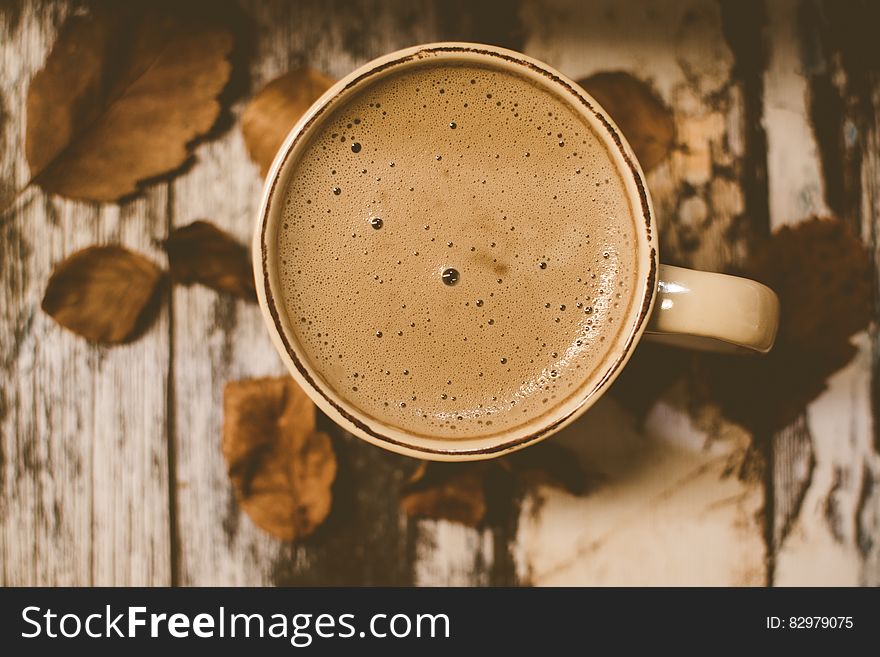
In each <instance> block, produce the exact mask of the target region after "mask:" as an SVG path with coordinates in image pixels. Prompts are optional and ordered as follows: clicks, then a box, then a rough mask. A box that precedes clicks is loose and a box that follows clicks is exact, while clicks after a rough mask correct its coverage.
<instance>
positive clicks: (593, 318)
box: [278, 64, 636, 439]
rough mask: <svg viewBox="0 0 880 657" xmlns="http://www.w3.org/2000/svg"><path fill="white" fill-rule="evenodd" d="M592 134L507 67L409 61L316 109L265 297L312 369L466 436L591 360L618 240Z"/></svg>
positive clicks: (631, 233)
mask: <svg viewBox="0 0 880 657" xmlns="http://www.w3.org/2000/svg"><path fill="white" fill-rule="evenodd" d="M635 226H636V224H635V220H634V218H633V211H632V208H631V207H630V203H629V201H628V199H627V195H626V191H625V188H624V183H623V181H622V180H621V178H620V176H619V174H618V173H617V171H616V168H615V166H614V163H613V161H612V159H611V157H610V155H609V153H608V151H607V150H606V147H605V145H604V144H603V142H602V141H601V140H600V139H599V137H598V136H597V135H596V134H595V133H594V132H593V130H592V128H591V127H590V126H589V125H588V124H587V123H586V122H585V121H584V119H583V118H582V117H581V116H580V115H579V114H578V113H577V112H576V111H574V110H573V109H572V108H571V107H570V106H569V105H567V104H566V102H565V100H563V99H561V98H559V97H557V96H556V95H554V94H553V93H551V92H550V91H548V90H546V89H544V88H543V87H539V86H538V85H536V84H535V83H533V82H531V81H529V80H527V79H525V78H522V77H519V76H517V75H515V74H513V73H511V72H509V71H505V70H501V69H494V68H488V67H482V66H477V65H465V64H462V65H443V66H439V65H437V64H423V65H420V66H419V67H417V68H409V69H407V70H406V71H405V72H401V73H399V74H396V75H393V76H389V77H386V78H384V79H380V80H377V81H374V82H373V83H371V84H370V85H369V86H366V87H364V89H363V90H360V91H358V92H357V93H356V94H354V95H353V96H352V97H351V98H350V99H348V100H347V101H346V102H344V103H340V104H339V105H338V106H336V107H335V108H333V109H332V110H331V111H330V113H329V115H328V116H326V118H325V120H324V122H323V124H322V126H319V127H318V128H317V130H316V131H315V132H314V134H313V136H312V137H311V141H310V142H309V144H308V147H307V148H306V150H305V151H304V153H303V155H302V157H301V159H300V161H299V162H298V163H297V164H296V165H295V169H294V170H293V172H292V175H291V178H290V181H289V187H288V189H287V191H286V194H285V209H284V217H283V219H282V227H281V228H280V229H279V234H278V239H279V247H280V248H279V253H280V256H279V257H280V258H281V263H280V270H279V271H280V276H279V278H280V281H281V288H282V289H281V296H282V297H283V303H284V307H285V308H286V311H287V313H288V316H289V319H290V325H291V327H292V330H293V332H294V334H295V335H294V339H295V340H296V341H297V342H298V343H299V344H300V345H301V349H302V350H303V352H304V353H305V354H306V357H307V359H308V361H309V363H310V366H311V368H312V370H313V371H314V372H316V373H317V374H318V376H319V377H321V378H322V379H323V380H324V382H325V383H326V384H327V385H328V386H329V387H331V388H332V389H333V390H335V391H336V393H337V394H338V395H339V396H341V397H342V398H343V399H345V400H347V401H348V402H349V403H350V404H351V405H353V406H354V407H356V408H357V409H359V410H360V411H361V412H362V413H365V414H366V415H368V416H371V417H373V418H375V419H377V420H379V421H380V422H381V423H383V424H386V425H391V426H394V427H397V428H399V429H402V430H405V431H408V432H411V433H416V434H420V435H428V436H435V437H448V438H450V439H454V438H463V437H468V438H473V437H478V436H485V435H490V434H494V433H498V432H502V431H508V430H510V429H513V428H515V427H517V426H519V425H522V424H524V423H526V422H528V421H531V420H534V419H536V418H538V417H540V416H542V415H544V414H546V413H549V412H552V410H553V408H554V407H555V406H557V405H558V404H560V403H562V402H563V401H564V400H566V398H568V397H569V396H570V395H573V394H576V393H577V392H578V391H579V390H582V388H583V386H584V384H585V383H586V382H588V381H589V380H590V378H591V377H595V376H597V375H598V374H599V373H600V372H601V371H602V370H604V366H603V361H604V360H605V359H606V356H607V348H606V347H607V345H608V344H610V343H611V342H613V341H614V339H615V337H616V336H617V335H618V333H619V332H620V331H621V329H622V325H623V322H624V318H626V317H627V316H628V315H629V313H630V305H631V304H632V303H633V301H632V296H633V290H634V288H635V285H636V283H635V280H634V275H635V274H634V271H635V269H636V260H635V257H636V256H635V249H636V233H635Z"/></svg>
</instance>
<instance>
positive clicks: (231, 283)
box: [163, 221, 257, 301]
mask: <svg viewBox="0 0 880 657" xmlns="http://www.w3.org/2000/svg"><path fill="white" fill-rule="evenodd" d="M163 246H164V247H165V251H166V252H167V253H168V262H169V265H170V269H171V278H172V280H173V281H174V282H176V283H182V284H184V285H192V284H193V283H201V284H202V285H207V286H208V287H210V288H213V289H215V290H217V291H218V292H226V293H227V294H231V295H233V296H236V297H239V298H241V299H245V300H246V301H256V300H257V292H256V289H255V287H254V271H253V268H252V267H251V259H250V255H249V254H248V250H247V249H246V248H245V247H244V245H242V244H241V243H239V242H238V241H237V240H236V239H235V238H234V237H232V235H230V234H229V233H227V232H225V231H223V230H220V229H219V228H217V227H216V226H214V224H212V223H210V222H208V221H194V222H193V223H191V224H189V225H187V226H181V227H180V228H175V229H174V230H173V231H171V234H170V235H169V236H168V239H167V240H165V241H164V242H163Z"/></svg>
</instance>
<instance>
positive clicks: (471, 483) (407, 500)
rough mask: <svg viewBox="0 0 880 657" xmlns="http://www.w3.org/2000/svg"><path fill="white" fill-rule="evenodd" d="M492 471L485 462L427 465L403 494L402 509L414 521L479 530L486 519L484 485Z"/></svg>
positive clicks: (422, 466) (407, 484)
mask: <svg viewBox="0 0 880 657" xmlns="http://www.w3.org/2000/svg"><path fill="white" fill-rule="evenodd" d="M488 467H490V466H489V465H488V464H487V463H485V462H476V463H438V462H424V463H422V465H421V467H419V469H418V470H417V471H416V472H415V474H414V475H413V476H412V478H411V479H410V480H409V481H408V482H407V483H406V484H405V485H404V487H403V489H402V490H401V495H400V506H401V508H403V510H404V512H405V513H406V514H407V515H408V516H410V517H411V518H434V519H438V520H439V519H442V520H450V521H452V522H458V523H461V524H463V525H467V526H468V527H476V526H477V525H479V524H480V523H481V522H482V520H483V518H484V517H485V515H486V495H485V492H484V489H483V482H484V476H485V474H486V469H487V468H488ZM496 467H497V466H496Z"/></svg>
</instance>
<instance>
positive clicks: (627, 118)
mask: <svg viewBox="0 0 880 657" xmlns="http://www.w3.org/2000/svg"><path fill="white" fill-rule="evenodd" d="M578 84H579V85H580V86H582V87H583V88H584V89H586V90H587V93H589V94H590V95H591V96H592V97H593V98H595V99H596V100H597V101H599V104H600V105H601V106H602V108H603V109H604V110H605V111H606V112H608V114H609V115H610V116H611V118H612V119H614V122H615V123H616V124H617V125H618V126H620V129H621V130H622V131H623V134H624V136H625V137H626V140H627V141H628V142H629V145H630V146H632V149H633V152H634V153H635V154H636V157H637V158H638V160H639V163H640V164H641V165H642V169H643V170H644V171H646V172H647V171H650V170H651V169H653V168H654V167H655V166H657V165H658V164H660V162H662V161H663V160H664V159H665V158H666V156H667V155H669V152H670V151H671V150H672V146H673V144H674V142H675V122H674V121H673V118H672V111H671V110H670V109H669V108H668V107H667V106H666V104H665V103H664V102H663V100H661V98H660V96H658V95H657V93H656V92H655V91H654V90H653V89H651V87H650V86H648V84H647V83H645V82H642V81H641V80H639V79H638V78H635V77H633V76H632V75H630V74H629V73H624V72H622V71H606V72H602V73H596V74H595V75H591V76H590V77H588V78H585V79H583V80H579V81H578Z"/></svg>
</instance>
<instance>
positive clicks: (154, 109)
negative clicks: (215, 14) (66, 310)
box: [25, 2, 233, 201]
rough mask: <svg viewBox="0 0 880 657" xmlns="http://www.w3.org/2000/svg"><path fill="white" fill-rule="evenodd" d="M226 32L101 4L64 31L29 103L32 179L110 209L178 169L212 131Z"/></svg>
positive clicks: (165, 13) (225, 75)
mask: <svg viewBox="0 0 880 657" xmlns="http://www.w3.org/2000/svg"><path fill="white" fill-rule="evenodd" d="M232 46H233V37H232V34H231V33H230V31H229V30H228V29H227V28H226V27H224V26H221V25H219V24H217V23H215V22H213V21H212V20H211V13H210V12H207V11H202V12H199V11H193V10H190V11H183V10H176V9H174V8H173V7H172V4H171V3H165V2H160V3H99V4H95V5H93V6H92V7H91V10H90V11H89V12H88V13H87V14H85V15H84V14H81V13H73V14H72V15H71V17H70V18H69V19H68V20H67V21H66V22H65V24H64V25H63V27H62V28H61V31H60V33H59V35H58V39H57V40H56V42H55V45H54V46H53V48H52V51H51V52H50V53H49V56H48V58H47V60H46V64H45V66H44V67H43V69H42V70H40V71H39V72H38V73H37V74H36V75H35V76H34V78H33V80H31V84H30V88H29V90H28V96H27V135H26V142H25V152H26V155H27V159H28V163H29V165H30V169H31V179H32V181H33V182H36V183H37V184H39V185H40V186H41V187H42V188H43V189H45V190H47V191H49V192H54V193H57V194H60V195H62V196H67V197H69V198H76V199H86V200H93V201H116V200H118V199H120V198H122V197H125V196H128V195H131V194H133V193H135V192H136V191H138V185H139V183H141V182H143V181H144V180H146V179H149V178H154V177H156V176H159V175H162V174H166V173H169V172H171V171H173V170H175V169H178V168H179V167H181V166H182V165H183V164H184V163H185V162H186V161H187V159H188V158H189V156H190V152H191V143H192V141H193V140H194V139H195V138H197V137H199V136H200V135H203V134H205V133H206V132H208V130H210V128H211V127H212V126H213V124H214V122H215V120H216V119H217V117H218V115H219V113H220V104H219V103H218V101H217V97H218V95H219V94H220V92H221V91H222V90H223V87H224V86H225V85H226V82H227V80H228V79H229V74H230V68H231V67H230V63H229V61H228V57H229V54H230V52H231V50H232Z"/></svg>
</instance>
